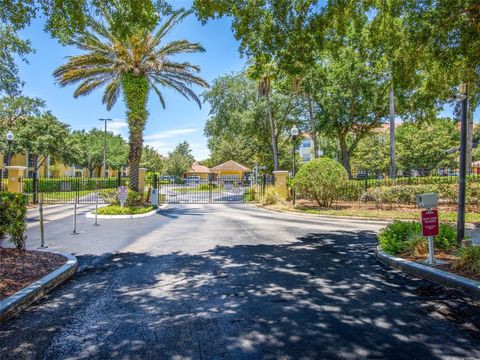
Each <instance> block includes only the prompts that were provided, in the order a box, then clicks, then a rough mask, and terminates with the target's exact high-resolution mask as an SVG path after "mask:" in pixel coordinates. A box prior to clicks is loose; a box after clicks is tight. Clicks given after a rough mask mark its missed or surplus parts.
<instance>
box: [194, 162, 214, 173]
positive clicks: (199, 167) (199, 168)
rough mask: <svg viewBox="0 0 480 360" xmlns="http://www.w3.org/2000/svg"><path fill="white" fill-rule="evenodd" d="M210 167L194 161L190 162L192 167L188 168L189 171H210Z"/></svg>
mask: <svg viewBox="0 0 480 360" xmlns="http://www.w3.org/2000/svg"><path fill="white" fill-rule="evenodd" d="M210 172H211V171H210V169H209V168H208V167H206V166H203V165H200V164H199V163H197V162H195V163H193V164H192V168H191V169H190V171H189V173H200V174H205V173H210Z"/></svg>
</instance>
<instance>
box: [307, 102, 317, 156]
mask: <svg viewBox="0 0 480 360" xmlns="http://www.w3.org/2000/svg"><path fill="white" fill-rule="evenodd" d="M307 101H308V116H309V118H310V136H311V138H312V141H313V157H314V158H316V157H318V140H317V130H316V126H315V118H314V116H313V105H312V98H311V97H310V94H307Z"/></svg>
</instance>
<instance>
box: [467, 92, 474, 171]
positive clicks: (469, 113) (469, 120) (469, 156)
mask: <svg viewBox="0 0 480 360" xmlns="http://www.w3.org/2000/svg"><path fill="white" fill-rule="evenodd" d="M470 89H471V87H470ZM472 150H473V106H472V100H471V99H469V101H468V108H467V174H470V172H471V169H472Z"/></svg>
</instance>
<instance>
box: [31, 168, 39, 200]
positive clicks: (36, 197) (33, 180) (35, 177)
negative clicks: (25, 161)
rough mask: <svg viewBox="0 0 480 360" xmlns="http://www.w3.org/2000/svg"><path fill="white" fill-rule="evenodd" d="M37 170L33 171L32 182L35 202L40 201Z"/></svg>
mask: <svg viewBox="0 0 480 360" xmlns="http://www.w3.org/2000/svg"><path fill="white" fill-rule="evenodd" d="M37 180H38V179H37V172H36V171H34V172H33V177H32V182H33V203H34V204H37V203H38V182H37Z"/></svg>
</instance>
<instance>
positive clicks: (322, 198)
mask: <svg viewBox="0 0 480 360" xmlns="http://www.w3.org/2000/svg"><path fill="white" fill-rule="evenodd" d="M347 183H348V174H347V171H346V170H345V168H344V167H343V166H342V165H341V164H340V163H338V162H337V161H335V160H332V159H329V158H326V157H322V158H317V159H314V160H312V161H309V162H308V163H306V164H304V165H303V166H302V167H301V168H300V170H299V171H298V173H297V175H296V176H295V178H294V180H293V185H294V187H295V189H296V190H297V191H299V192H301V193H304V194H306V195H309V196H311V197H312V198H313V199H315V200H316V201H317V203H318V205H319V206H324V207H329V206H330V205H331V204H332V202H333V201H334V200H335V199H337V198H338V197H339V196H340V194H341V192H342V189H343V187H345V186H346V185H347Z"/></svg>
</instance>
